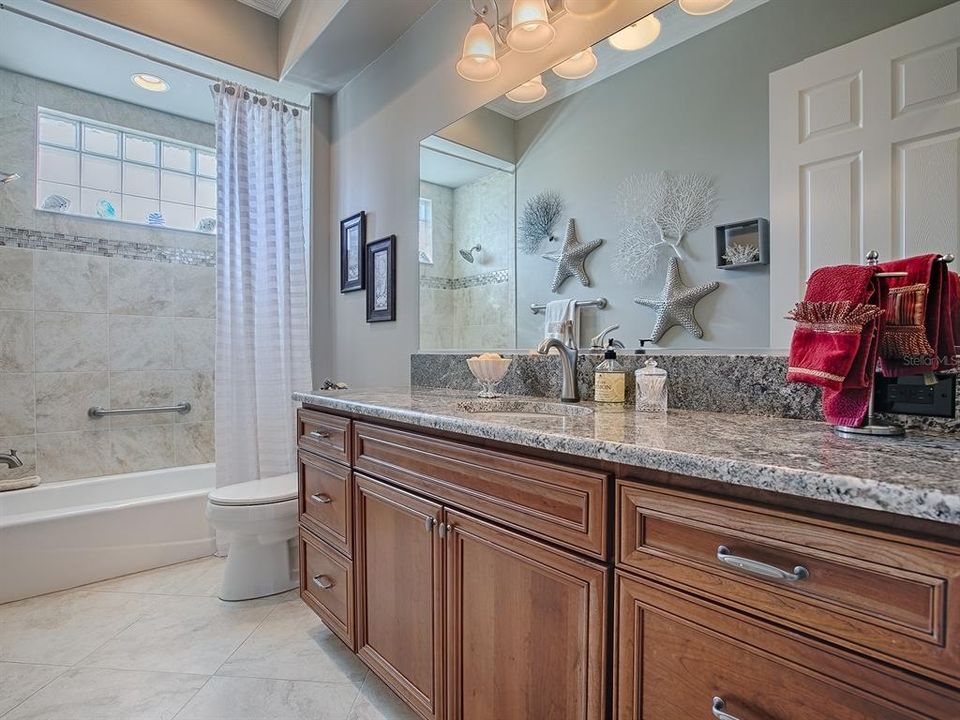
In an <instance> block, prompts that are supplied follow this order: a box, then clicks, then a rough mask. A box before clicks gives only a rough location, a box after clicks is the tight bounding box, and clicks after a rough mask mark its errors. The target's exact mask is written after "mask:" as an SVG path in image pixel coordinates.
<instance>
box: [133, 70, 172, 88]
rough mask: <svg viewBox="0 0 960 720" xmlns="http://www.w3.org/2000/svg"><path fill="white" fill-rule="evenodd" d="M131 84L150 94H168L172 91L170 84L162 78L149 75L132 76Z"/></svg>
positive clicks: (138, 74)
mask: <svg viewBox="0 0 960 720" xmlns="http://www.w3.org/2000/svg"><path fill="white" fill-rule="evenodd" d="M130 82H132V83H133V84H134V85H136V86H137V87H139V88H143V89H144V90H149V91H150V92H166V91H167V90H169V89H170V84H169V83H168V82H167V81H166V80H164V79H163V78H161V77H157V76H156V75H149V74H147V73H137V74H136V75H131V76H130Z"/></svg>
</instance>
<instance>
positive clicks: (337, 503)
mask: <svg viewBox="0 0 960 720" xmlns="http://www.w3.org/2000/svg"><path fill="white" fill-rule="evenodd" d="M299 458H300V463H299V464H300V522H302V523H304V524H305V525H307V526H308V527H310V529H311V530H313V531H314V532H315V533H316V534H317V535H319V536H320V537H321V538H323V539H324V540H326V541H327V542H328V543H329V544H330V545H332V546H333V547H334V548H335V549H337V550H339V551H340V552H342V553H343V554H344V555H346V556H347V557H348V558H349V557H353V493H352V492H351V488H350V469H349V468H346V467H343V466H342V465H337V464H336V463H332V462H330V461H329V460H324V459H323V458H321V457H318V456H316V455H314V454H313V453H308V452H304V451H303V450H301V451H300V452H299Z"/></svg>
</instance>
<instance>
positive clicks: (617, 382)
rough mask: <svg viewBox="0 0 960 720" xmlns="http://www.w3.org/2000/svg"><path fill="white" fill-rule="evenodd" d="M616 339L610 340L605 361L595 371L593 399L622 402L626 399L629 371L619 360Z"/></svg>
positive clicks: (604, 354) (605, 353) (604, 355)
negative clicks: (615, 346) (615, 347)
mask: <svg viewBox="0 0 960 720" xmlns="http://www.w3.org/2000/svg"><path fill="white" fill-rule="evenodd" d="M613 344H614V341H613V340H610V343H609V345H607V349H606V352H604V353H603V362H602V363H600V364H599V365H597V369H596V370H595V371H594V376H593V377H594V380H593V388H594V389H593V399H594V400H596V401H597V402H608V403H622V402H623V401H624V400H625V399H626V385H627V383H626V378H627V373H626V371H625V370H624V369H623V365H621V364H620V363H619V362H618V361H617V351H616V350H615V349H614V346H613Z"/></svg>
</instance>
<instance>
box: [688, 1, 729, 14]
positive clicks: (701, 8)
mask: <svg viewBox="0 0 960 720" xmlns="http://www.w3.org/2000/svg"><path fill="white" fill-rule="evenodd" d="M732 2H733V0H680V9H681V10H683V11H684V12H685V13H686V14H687V15H709V14H710V13H715V12H717V11H718V10H723V9H724V8H725V7H726V6H727V5H729V4H730V3H732Z"/></svg>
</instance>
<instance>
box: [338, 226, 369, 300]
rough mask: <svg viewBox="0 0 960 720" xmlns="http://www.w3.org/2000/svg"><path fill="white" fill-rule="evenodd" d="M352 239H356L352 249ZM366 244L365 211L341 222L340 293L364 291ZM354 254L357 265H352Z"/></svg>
mask: <svg viewBox="0 0 960 720" xmlns="http://www.w3.org/2000/svg"><path fill="white" fill-rule="evenodd" d="M353 233H355V235H353ZM352 238H355V239H356V242H355V243H352V244H353V247H351V240H352ZM366 244H367V214H366V213H365V212H364V211H363V210H361V211H360V212H358V213H357V214H356V215H351V216H350V217H348V218H347V219H346V220H341V221H340V292H342V293H348V292H354V291H356V290H363V288H364V281H365V279H366V277H365V273H364V248H365V247H366ZM354 253H355V254H356V257H355V260H356V264H355V265H352V264H351V256H352V255H353V254H354Z"/></svg>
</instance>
